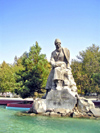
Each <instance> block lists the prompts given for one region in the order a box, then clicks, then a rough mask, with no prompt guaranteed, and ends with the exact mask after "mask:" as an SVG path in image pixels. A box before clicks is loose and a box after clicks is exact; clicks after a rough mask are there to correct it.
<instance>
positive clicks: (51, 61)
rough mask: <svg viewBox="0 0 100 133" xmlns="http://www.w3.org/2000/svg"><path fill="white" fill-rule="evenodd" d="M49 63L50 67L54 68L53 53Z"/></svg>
mask: <svg viewBox="0 0 100 133" xmlns="http://www.w3.org/2000/svg"><path fill="white" fill-rule="evenodd" d="M50 63H51V65H52V67H55V60H54V58H53V53H52V54H51V58H50Z"/></svg>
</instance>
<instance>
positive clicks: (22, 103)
mask: <svg viewBox="0 0 100 133" xmlns="http://www.w3.org/2000/svg"><path fill="white" fill-rule="evenodd" d="M32 104H33V103H32V102H31V103H27V104H25V103H24V102H18V103H8V104H7V107H21V108H31V107H32Z"/></svg>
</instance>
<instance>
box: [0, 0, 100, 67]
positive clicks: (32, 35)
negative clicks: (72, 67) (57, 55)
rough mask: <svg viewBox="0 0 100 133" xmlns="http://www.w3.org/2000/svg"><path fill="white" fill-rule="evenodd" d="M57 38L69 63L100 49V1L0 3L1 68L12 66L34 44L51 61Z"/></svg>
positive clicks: (22, 0) (14, 0) (21, 0)
mask: <svg viewBox="0 0 100 133" xmlns="http://www.w3.org/2000/svg"><path fill="white" fill-rule="evenodd" d="M56 38H59V39H60V40H61V42H62V47H67V48H68V49H69V50H70V53H71V59H75V58H76V56H77V55H78V54H79V51H82V50H85V49H86V48H87V47H89V46H91V45H92V44H96V45H97V46H99V45H100V0H0V64H1V63H2V62H3V60H5V61H6V62H7V63H13V62H14V57H15V56H17V57H20V56H21V55H22V54H23V53H24V52H25V51H27V52H29V49H30V47H31V46H32V45H33V44H35V42H36V41H37V42H38V43H39V45H40V47H41V48H42V51H41V52H42V53H43V54H46V56H47V59H48V60H49V59H50V55H51V52H52V51H53V50H54V49H55V46H54V40H55V39H56Z"/></svg>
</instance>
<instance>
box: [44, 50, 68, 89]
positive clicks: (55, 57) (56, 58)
mask: <svg viewBox="0 0 100 133" xmlns="http://www.w3.org/2000/svg"><path fill="white" fill-rule="evenodd" d="M61 56H62V57H61ZM69 59H70V52H69V50H68V49H67V48H62V51H61V55H59V53H58V52H57V50H55V51H53V52H52V54H51V59H50V63H51V65H52V70H51V72H50V74H49V77H48V80H47V84H46V88H45V89H52V88H53V84H54V80H63V81H64V80H65V78H66V76H65V77H64V73H67V69H69V68H70V64H69ZM60 62H63V63H64V68H61V66H58V67H53V66H54V65H55V63H58V64H59V63H60Z"/></svg>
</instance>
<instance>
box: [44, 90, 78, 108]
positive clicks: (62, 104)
mask: <svg viewBox="0 0 100 133" xmlns="http://www.w3.org/2000/svg"><path fill="white" fill-rule="evenodd" d="M76 103H77V98H76V97H75V96H74V95H72V94H71V93H70V91H69V90H67V89H63V90H51V91H50V92H49V93H48V95H47V97H46V107H47V109H69V110H72V109H73V108H74V107H75V105H76Z"/></svg>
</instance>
